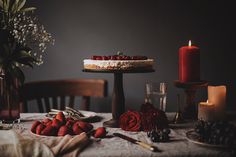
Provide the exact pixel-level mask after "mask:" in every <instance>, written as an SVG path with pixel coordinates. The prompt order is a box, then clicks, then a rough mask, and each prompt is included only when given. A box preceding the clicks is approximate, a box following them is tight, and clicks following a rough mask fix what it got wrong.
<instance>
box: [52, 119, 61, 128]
mask: <svg viewBox="0 0 236 157" xmlns="http://www.w3.org/2000/svg"><path fill="white" fill-rule="evenodd" d="M61 125H62V123H61V122H60V121H59V120H58V119H56V118H54V119H53V120H52V126H53V127H54V128H56V129H59V128H60V126H61Z"/></svg>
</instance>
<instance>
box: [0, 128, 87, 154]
mask: <svg viewBox="0 0 236 157" xmlns="http://www.w3.org/2000/svg"><path fill="white" fill-rule="evenodd" d="M88 142H89V139H88V137H87V135H86V134H85V133H82V134H80V135H77V136H74V137H72V136H70V135H66V136H64V137H50V138H43V139H42V140H37V139H25V138H23V137H22V136H21V135H19V134H18V133H16V132H15V131H14V130H0V156H1V157H54V156H56V157H63V156H71V157H76V156H78V155H79V153H80V151H81V150H82V149H83V148H84V147H85V146H86V145H87V144H88Z"/></svg>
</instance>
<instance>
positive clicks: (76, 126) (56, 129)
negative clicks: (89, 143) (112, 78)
mask: <svg viewBox="0 0 236 157" xmlns="http://www.w3.org/2000/svg"><path fill="white" fill-rule="evenodd" d="M31 131H32V132H33V133H35V134H37V135H44V136H65V135H66V134H69V135H79V134H81V133H82V132H86V133H88V132H90V131H91V134H92V135H93V136H94V137H95V138H102V137H105V136H106V133H107V132H106V129H105V128H104V127H99V128H97V129H96V130H93V125H92V124H90V123H87V122H83V121H80V120H74V119H72V118H70V117H68V118H66V117H65V115H64V114H63V112H58V113H57V115H56V116H55V117H54V118H53V119H52V120H51V119H49V118H45V119H43V120H42V121H35V122H34V123H33V125H32V127H31Z"/></svg>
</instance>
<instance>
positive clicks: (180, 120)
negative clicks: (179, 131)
mask: <svg viewBox="0 0 236 157" xmlns="http://www.w3.org/2000/svg"><path fill="white" fill-rule="evenodd" d="M177 105H178V111H177V112H176V114H175V117H174V119H173V123H174V124H180V123H184V118H183V115H182V112H181V109H180V95H179V94H178V95H177Z"/></svg>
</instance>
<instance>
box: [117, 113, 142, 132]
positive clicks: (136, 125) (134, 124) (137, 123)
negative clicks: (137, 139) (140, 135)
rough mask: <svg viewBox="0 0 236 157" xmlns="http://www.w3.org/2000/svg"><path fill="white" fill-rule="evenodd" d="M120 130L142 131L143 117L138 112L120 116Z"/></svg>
mask: <svg viewBox="0 0 236 157" xmlns="http://www.w3.org/2000/svg"><path fill="white" fill-rule="evenodd" d="M120 128H121V129H123V130H125V131H140V129H141V115H140V113H139V112H136V111H128V112H125V113H123V114H122V115H121V116H120Z"/></svg>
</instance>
